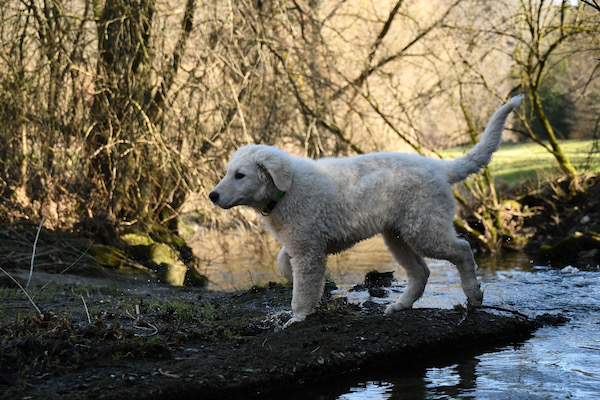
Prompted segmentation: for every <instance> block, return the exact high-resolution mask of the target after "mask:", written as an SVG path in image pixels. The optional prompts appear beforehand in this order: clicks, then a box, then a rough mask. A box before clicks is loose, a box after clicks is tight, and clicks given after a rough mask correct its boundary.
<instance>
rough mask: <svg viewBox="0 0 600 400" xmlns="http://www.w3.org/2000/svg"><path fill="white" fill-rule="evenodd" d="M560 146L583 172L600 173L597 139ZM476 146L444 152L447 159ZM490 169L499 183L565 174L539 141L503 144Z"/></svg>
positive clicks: (534, 179) (540, 178)
mask: <svg viewBox="0 0 600 400" xmlns="http://www.w3.org/2000/svg"><path fill="white" fill-rule="evenodd" d="M560 145H561V146H562V148H563V151H564V152H565V153H566V154H567V156H568V157H569V159H570V160H571V163H572V164H573V166H574V167H575V168H576V169H577V171H578V172H580V173H596V172H600V152H598V149H595V152H594V141H593V140H565V141H561V142H560ZM471 148H472V146H460V147H452V148H448V149H445V150H443V151H442V155H443V156H444V158H447V159H454V158H458V157H461V156H463V155H464V154H466V153H467V152H468V151H469V150H470V149H471ZM490 169H491V171H492V174H493V176H494V180H495V181H496V184H500V183H505V184H507V185H509V186H513V185H516V184H519V183H522V182H524V181H534V182H535V181H545V180H548V179H551V178H555V177H557V176H558V175H561V171H560V169H559V167H558V164H557V162H556V160H555V159H554V157H553V156H552V154H550V153H548V152H547V151H546V150H545V149H544V148H543V147H541V146H540V145H538V144H536V143H503V144H501V145H500V150H498V151H497V152H496V153H494V156H493V158H492V162H491V164H490Z"/></svg>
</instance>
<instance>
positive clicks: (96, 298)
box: [0, 282, 564, 399]
mask: <svg viewBox="0 0 600 400" xmlns="http://www.w3.org/2000/svg"><path fill="white" fill-rule="evenodd" d="M98 283H99V282H95V284H94V285H73V284H70V283H64V284H63V283H61V284H57V285H51V286H48V287H46V288H45V289H44V291H42V292H41V293H40V294H38V295H37V296H35V298H34V302H35V303H36V304H37V305H38V307H39V308H40V309H41V311H42V314H41V315H39V314H38V313H37V312H32V311H31V310H32V305H31V304H30V303H29V302H28V300H24V298H23V294H22V293H20V292H18V291H16V290H8V289H2V292H0V293H2V296H1V300H0V307H1V310H2V313H1V317H0V343H1V346H0V377H1V378H0V393H2V395H3V398H23V397H29V398H45V399H48V398H61V399H65V398H90V399H92V398H98V399H101V398H104V399H123V398H129V397H131V395H132V393H135V397H136V398H139V399H149V398H158V397H160V398H176V397H177V398H179V399H183V398H196V399H198V398H225V397H228V398H252V397H255V396H258V395H265V394H276V393H277V392H278V391H280V390H290V386H291V385H298V384H302V383H313V382H322V381H324V380H331V379H335V378H336V377H339V376H343V375H344V374H349V373H352V372H353V371H357V370H365V369H373V368H385V367H388V366H390V367H391V366H393V367H394V368H398V369H401V368H406V367H407V365H410V364H412V363H414V362H418V361H423V360H435V359H436V358H440V357H443V356H447V355H449V354H452V353H455V352H477V351H486V350H489V349H492V348H494V347H497V346H501V345H505V344H507V343H512V342H516V341H522V340H524V339H526V338H528V337H529V336H530V335H531V333H532V332H534V331H535V330H536V329H537V328H539V327H540V326H542V325H544V324H548V323H549V324H557V323H561V322H564V320H563V319H562V318H561V317H556V316H554V317H538V318H535V319H534V318H527V317H524V316H522V315H519V314H514V313H506V312H497V311H490V310H475V311H473V312H471V313H469V314H468V315H465V313H464V312H463V310H441V309H414V310H409V311H406V312H402V313H397V314H396V315H393V316H391V317H390V316H385V315H384V314H383V306H381V305H378V304H375V303H372V302H367V303H365V304H364V305H363V307H360V306H358V305H354V304H348V302H347V301H346V300H345V299H344V298H331V297H329V296H326V297H324V299H323V302H322V305H321V306H320V308H319V310H318V311H317V312H316V313H315V314H314V315H311V316H310V317H309V318H308V319H307V321H305V322H302V323H297V324H293V325H291V326H290V327H289V328H287V329H285V330H281V326H282V324H283V323H285V321H286V320H287V319H288V318H289V314H288V313H287V310H289V304H290V300H291V288H289V287H287V286H283V285H278V284H270V285H267V286H266V287H261V288H252V289H250V290H247V291H240V292H234V293H223V292H211V291H206V290H203V289H196V288H173V287H168V286H162V285H156V284H151V285H149V286H148V285H146V286H143V287H141V286H140V285H135V284H134V283H133V282H132V283H131V284H129V283H125V282H122V283H121V284H120V285H119V288H118V289H117V288H115V287H114V286H116V285H114V284H110V285H107V286H102V285H98ZM38 288H39V286H38ZM35 291H36V289H35V288H32V289H31V293H35ZM520 311H521V312H524V313H525V314H527V310H520ZM532 311H533V310H532ZM409 363H410V364H409Z"/></svg>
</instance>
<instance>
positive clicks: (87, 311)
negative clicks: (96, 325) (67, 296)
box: [80, 295, 92, 324]
mask: <svg viewBox="0 0 600 400" xmlns="http://www.w3.org/2000/svg"><path fill="white" fill-rule="evenodd" d="M80 296H81V301H83V306H84V307H85V313H86V314H87V317H88V322H89V323H90V324H91V323H92V319H91V318H90V311H89V310H88V306H87V304H86V302H85V299H84V298H83V295H80Z"/></svg>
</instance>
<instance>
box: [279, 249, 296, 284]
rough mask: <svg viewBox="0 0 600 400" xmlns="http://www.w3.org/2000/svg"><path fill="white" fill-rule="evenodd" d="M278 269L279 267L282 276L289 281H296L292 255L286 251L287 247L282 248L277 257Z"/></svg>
mask: <svg viewBox="0 0 600 400" xmlns="http://www.w3.org/2000/svg"><path fill="white" fill-rule="evenodd" d="M277 267H279V272H280V273H281V275H283V276H285V278H286V279H287V280H288V281H290V282H292V281H293V280H294V277H293V275H292V264H291V262H290V255H289V254H288V253H287V252H286V251H285V247H282V248H281V251H279V254H278V255H277Z"/></svg>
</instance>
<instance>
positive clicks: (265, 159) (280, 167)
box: [257, 148, 293, 192]
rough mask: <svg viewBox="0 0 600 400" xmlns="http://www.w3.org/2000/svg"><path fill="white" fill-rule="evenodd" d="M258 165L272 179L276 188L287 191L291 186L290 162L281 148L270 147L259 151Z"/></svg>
mask: <svg viewBox="0 0 600 400" xmlns="http://www.w3.org/2000/svg"><path fill="white" fill-rule="evenodd" d="M261 153H262V154H261V157H259V158H258V161H257V163H258V165H259V166H260V167H261V168H263V169H264V170H265V171H266V172H267V174H269V176H270V177H271V179H273V183H275V186H276V187H277V189H279V190H282V191H284V192H287V191H288V190H290V187H291V186H292V175H293V172H292V162H291V160H290V156H289V155H288V154H287V153H285V152H284V151H283V150H279V149H276V148H270V149H268V150H267V151H262V152H261Z"/></svg>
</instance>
